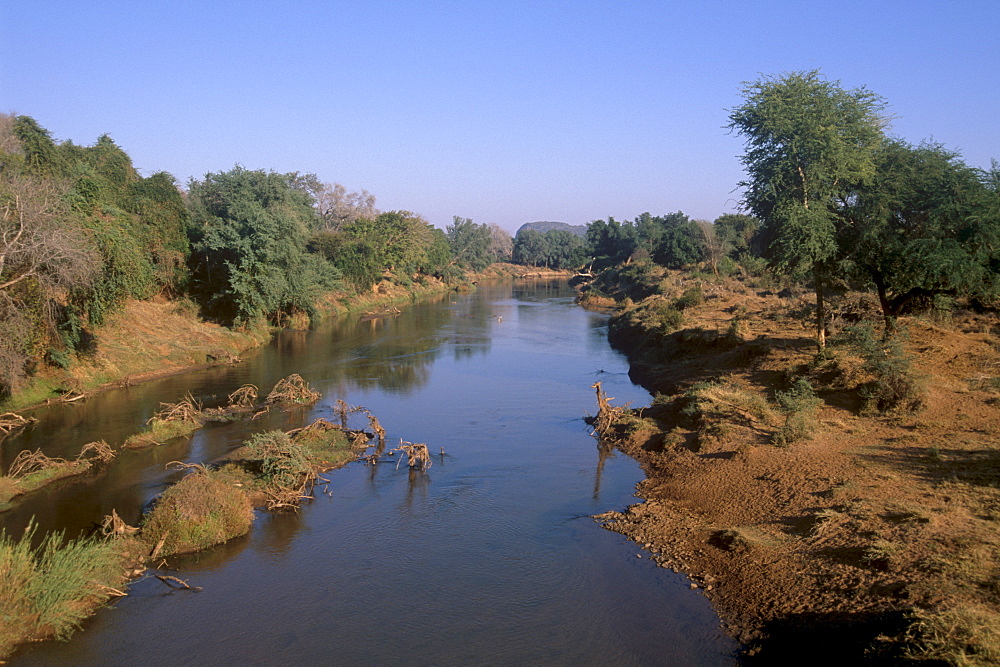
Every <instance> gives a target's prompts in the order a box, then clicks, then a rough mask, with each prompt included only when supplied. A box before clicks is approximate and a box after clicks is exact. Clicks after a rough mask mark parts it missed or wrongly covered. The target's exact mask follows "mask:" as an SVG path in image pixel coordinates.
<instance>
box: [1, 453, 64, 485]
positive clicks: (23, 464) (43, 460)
mask: <svg viewBox="0 0 1000 667" xmlns="http://www.w3.org/2000/svg"><path fill="white" fill-rule="evenodd" d="M67 463H69V461H67V460H66V459H60V458H50V457H48V456H46V455H45V454H43V453H42V450H41V449H36V450H35V451H33V452H32V451H29V450H27V449H24V450H21V451H20V452H18V454H17V456H15V457H14V460H13V461H11V463H10V468H8V469H7V476H8V477H10V478H11V479H17V478H18V477H25V476H27V475H30V474H31V473H33V472H39V471H41V470H47V469H49V468H58V467H61V466H64V465H66V464H67Z"/></svg>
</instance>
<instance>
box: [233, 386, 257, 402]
mask: <svg viewBox="0 0 1000 667" xmlns="http://www.w3.org/2000/svg"><path fill="white" fill-rule="evenodd" d="M258 394H259V390H258V389H257V386H256V385H252V384H245V385H243V386H242V387H240V388H239V389H237V390H236V391H234V392H233V393H231V394H229V399H228V400H229V407H231V408H252V407H253V406H254V404H256V403H257V396H258Z"/></svg>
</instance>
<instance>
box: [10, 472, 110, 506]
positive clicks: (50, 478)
mask: <svg viewBox="0 0 1000 667" xmlns="http://www.w3.org/2000/svg"><path fill="white" fill-rule="evenodd" d="M90 466H91V463H90V461H66V462H64V463H60V464H58V465H54V466H52V467H49V468H45V469H44V470H38V471H36V472H32V473H29V474H27V475H25V476H24V477H18V478H17V479H13V478H10V477H6V476H0V512H3V511H4V510H5V509H10V507H6V508H5V507H4V505H5V504H8V505H9V503H10V501H11V500H12V499H14V498H16V497H18V496H20V495H23V494H25V493H31V492H32V491H36V490H38V489H40V488H41V487H43V486H45V485H46V484H51V483H52V482H55V481H56V480H60V479H63V478H65V477H72V476H74V475H81V474H83V473H85V472H86V471H88V470H90Z"/></svg>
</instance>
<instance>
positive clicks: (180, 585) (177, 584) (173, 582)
mask: <svg viewBox="0 0 1000 667" xmlns="http://www.w3.org/2000/svg"><path fill="white" fill-rule="evenodd" d="M156 578H157V579H159V580H160V581H162V582H163V583H165V584H166V585H167V586H169V587H170V588H174V589H177V590H184V591H200V590H202V588H201V586H192V585H190V584H189V583H188V582H186V581H184V580H183V579H178V578H177V577H172V576H170V575H169V574H157V575H156Z"/></svg>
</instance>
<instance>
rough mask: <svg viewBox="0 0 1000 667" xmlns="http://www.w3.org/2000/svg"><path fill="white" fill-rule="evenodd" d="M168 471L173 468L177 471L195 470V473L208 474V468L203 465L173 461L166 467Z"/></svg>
mask: <svg viewBox="0 0 1000 667" xmlns="http://www.w3.org/2000/svg"><path fill="white" fill-rule="evenodd" d="M165 467H166V468H167V470H170V469H171V468H173V469H175V470H194V471H195V473H200V474H202V475H207V474H208V468H206V467H205V466H204V465H202V464H201V463H184V462H183V461H171V462H170V463H168V464H167V465H166V466H165Z"/></svg>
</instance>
